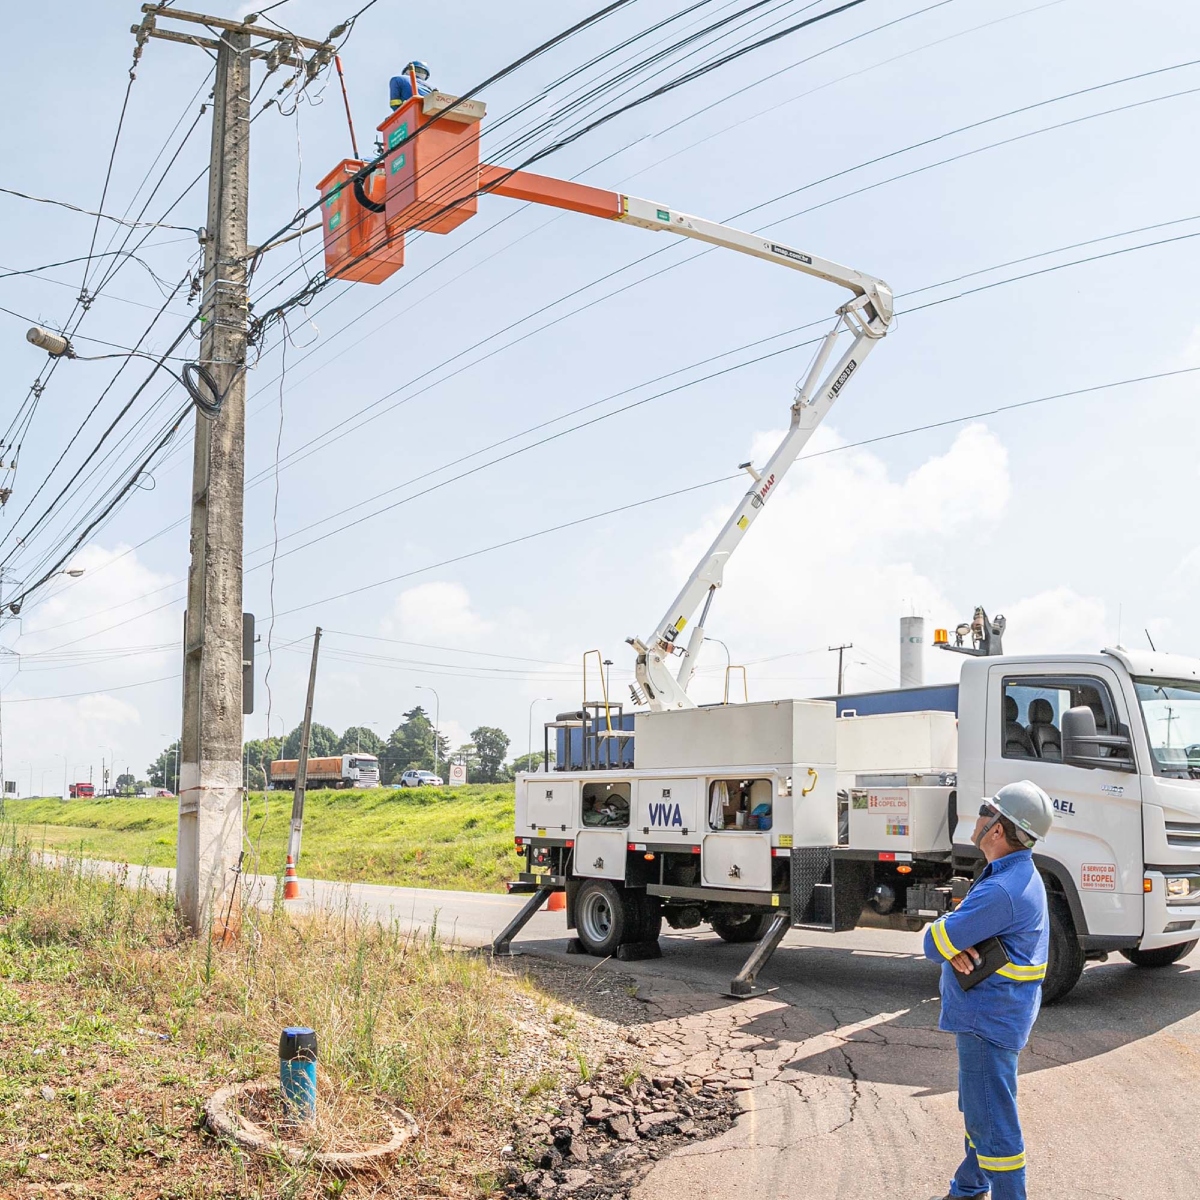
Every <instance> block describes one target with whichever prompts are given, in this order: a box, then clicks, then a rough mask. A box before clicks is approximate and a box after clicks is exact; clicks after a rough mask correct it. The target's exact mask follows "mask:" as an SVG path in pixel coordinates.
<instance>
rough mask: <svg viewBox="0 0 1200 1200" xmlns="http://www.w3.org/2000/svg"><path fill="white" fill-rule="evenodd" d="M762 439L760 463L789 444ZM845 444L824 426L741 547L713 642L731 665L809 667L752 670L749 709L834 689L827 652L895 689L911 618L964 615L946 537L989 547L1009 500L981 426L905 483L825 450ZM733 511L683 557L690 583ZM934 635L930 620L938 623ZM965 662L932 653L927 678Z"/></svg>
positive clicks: (851, 454) (852, 678)
mask: <svg viewBox="0 0 1200 1200" xmlns="http://www.w3.org/2000/svg"><path fill="white" fill-rule="evenodd" d="M778 437H779V435H778V434H766V435H763V436H762V437H760V438H759V439H758V445H757V447H756V449H757V450H758V458H757V461H760V462H761V461H762V460H763V459H764V458H765V456H766V453H769V451H770V449H772V448H773V447H774V445H775V444H776V443H777V441H778ZM842 444H843V442H842V440H841V439H840V438H839V437H838V436H837V434H836V433H834V432H833V431H831V430H829V429H827V428H825V429H821V430H819V431H818V432H817V434H816V435H815V436H814V438H813V440H812V442H811V443H810V445H809V449H808V454H809V455H810V456H814V457H810V458H809V460H808V461H806V462H805V461H802V462H800V463H798V464H797V465H796V467H795V468H794V469H793V471H792V474H791V475H790V476H788V477H787V478H786V479H785V481H784V483H783V484H782V485H781V487H780V490H779V492H778V493H777V495H776V496H774V497H773V498H772V500H771V502H770V503H769V504H768V505H767V507H766V509H764V511H763V513H762V515H761V516H760V518H759V520H758V521H757V522H756V524H755V527H754V529H753V530H752V531H751V533H750V534H749V536H748V537H747V539H746V541H745V542H744V543H743V545H742V546H741V548H740V549H739V550H738V552H737V554H736V555H735V557H734V559H733V560H732V565H731V567H730V569H729V572H728V573H727V575H726V578H725V582H724V586H723V587H722V589H721V592H720V594H719V595H718V597H717V599H716V601H715V603H714V607H713V613H712V616H711V617H710V619H709V623H708V631H709V632H710V633H711V634H712V635H713V636H714V637H720V638H723V639H724V640H725V641H727V642H729V644H730V648H731V651H732V655H733V659H734V661H735V662H737V661H747V660H753V659H760V658H772V657H773V656H777V655H780V654H783V653H786V652H790V651H793V650H812V651H814V653H808V654H805V655H803V656H797V657H792V658H786V659H777V660H776V661H772V662H767V663H762V664H759V665H758V666H756V667H752V668H751V671H750V694H751V698H752V699H755V698H757V699H763V698H765V697H766V696H772V695H788V694H791V695H804V694H814V693H819V692H823V691H831V690H832V689H833V687H834V684H835V682H836V656H835V655H832V654H829V653H828V652H827V651H825V650H824V647H825V646H827V645H832V644H836V643H839V642H843V641H849V642H853V643H854V645H855V650H854V651H851V652H850V653H849V662H850V663H851V667H850V669H849V671H848V673H847V679H848V683H847V687H848V688H849V689H857V690H862V689H868V688H877V687H887V686H896V685H897V682H898V674H899V661H898V659H899V655H898V650H897V644H898V637H899V630H898V621H899V617H900V615H901V613H902V612H909V611H915V612H917V613H925V614H927V615H930V616H936V617H939V618H940V617H945V616H946V615H947V614H951V613H956V612H957V610H956V609H955V608H953V606H952V604H951V602H950V600H949V599H948V598H947V596H946V594H945V592H944V590H943V585H942V584H941V582H940V581H938V580H936V579H935V578H934V577H932V569H933V567H934V566H935V564H936V562H937V560H938V559H939V558H940V556H941V555H942V553H943V551H944V550H945V547H946V543H947V539H948V538H949V537H950V536H951V535H953V536H955V537H957V538H958V539H960V540H961V538H962V537H963V536H964V535H965V534H966V533H967V531H969V532H970V536H972V537H974V538H979V537H984V536H986V534H987V532H988V531H989V529H990V528H991V527H992V526H993V524H994V523H995V522H996V521H997V520H998V519H999V517H1000V516H1001V515H1002V514H1003V511H1004V508H1005V505H1006V504H1007V502H1008V498H1009V493H1010V481H1009V474H1008V456H1007V452H1006V451H1005V448H1004V446H1003V445H1002V444H1001V443H1000V441H999V439H998V438H997V437H996V436H995V435H994V434H992V433H991V432H990V431H989V430H988V429H987V428H986V427H984V426H983V425H972V426H969V427H968V428H966V429H964V430H962V431H961V432H960V433H959V434H958V435H957V437H955V439H954V441H953V442H952V444H951V445H950V447H949V448H948V449H947V450H946V451H945V452H944V453H942V454H938V455H935V456H933V457H931V458H929V459H928V460H927V461H925V462H924V463H922V464H921V465H920V466H918V467H916V468H915V469H914V470H912V471H910V472H909V473H908V474H907V475H905V476H903V477H901V478H893V477H892V476H891V475H890V474H889V471H888V468H887V465H886V464H885V463H884V461H883V460H882V459H881V458H879V457H878V456H877V455H876V454H874V453H873V452H872V451H870V450H869V449H866V448H861V449H849V450H844V451H840V452H838V453H822V452H823V451H830V450H834V449H837V448H838V447H839V446H841V445H842ZM726 515H727V514H726V513H724V512H721V513H713V514H712V515H711V517H710V518H709V519H708V520H707V521H706V522H705V524H704V525H703V527H702V528H700V529H699V530H697V531H696V532H695V533H694V534H693V535H691V536H690V537H688V538H686V539H685V540H684V541H683V543H682V544H681V545H680V546H679V548H678V549H677V551H676V553H675V554H674V556H673V559H674V566H673V570H674V571H676V572H678V573H679V576H680V577H681V578H682V577H686V574H687V572H689V571H690V570H691V569H692V567H693V566H694V564H695V562H696V561H697V559H698V558H699V556H700V555H701V554H702V553H703V551H704V550H705V549H706V547H707V545H708V544H709V543H710V542H711V540H712V538H713V537H714V536H715V534H716V532H717V530H718V529H719V528H720V526H721V524H722V522H723V521H724V519H725V517H726ZM931 624H932V622H931ZM721 659H722V652H721V651H720V650H719V648H714V649H710V650H709V651H708V652H706V654H705V655H704V657H703V659H702V661H703V663H704V664H706V665H707V666H708V667H709V672H708V673H707V676H706V677H701V678H699V679H698V680H697V684H696V686H695V693H696V695H697V698H698V699H701V700H711V699H715V698H716V697H717V696H719V694H720V691H721V682H722V681H721V676H722V675H723V671H718V672H715V673H714V672H713V671H712V665H713V664H714V663H716V664H719V663H720V662H721ZM957 666H958V664H957V662H956V661H946V662H943V661H942V660H941V658H940V657H939V656H934V655H932V654H930V655H929V656H928V659H927V672H928V676H929V677H930V678H931V679H932V678H940V677H946V678H952V677H954V676H955V675H956V674H957Z"/></svg>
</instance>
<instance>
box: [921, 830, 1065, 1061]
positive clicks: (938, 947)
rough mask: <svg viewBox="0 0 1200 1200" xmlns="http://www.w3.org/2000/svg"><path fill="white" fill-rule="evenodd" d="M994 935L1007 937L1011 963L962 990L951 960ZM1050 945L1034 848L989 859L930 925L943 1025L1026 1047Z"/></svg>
mask: <svg viewBox="0 0 1200 1200" xmlns="http://www.w3.org/2000/svg"><path fill="white" fill-rule="evenodd" d="M990 937H999V938H1000V940H1001V941H1002V942H1003V943H1004V948H1005V950H1006V951H1007V952H1008V957H1009V959H1010V960H1011V963H1012V965H1011V966H1008V967H1001V968H1000V970H999V971H997V972H995V974H993V975H990V976H988V978H987V979H984V980H982V981H981V982H979V983H977V984H976V985H975V986H974V987H973V988H971V990H970V991H963V989H962V988H961V987H959V986H958V983H957V981H956V980H955V978H954V975H955V971H954V968H953V967H952V966H951V965H950V963H949V961H948V960H949V959H951V958H953V957H954V956H955V955H956V954H958V953H959V952H960V951H962V950H966V949H967V947H968V946H977V945H978V944H979V943H980V942H982V941H984V940H985V939H987V938H990ZM1049 948H1050V930H1049V918H1048V914H1047V912H1046V888H1045V885H1044V884H1043V883H1042V877H1041V876H1040V875H1039V874H1038V871H1037V867H1035V866H1034V864H1033V853H1032V852H1031V851H1029V850H1015V851H1013V852H1012V853H1011V854H1006V855H1004V857H1003V858H998V859H996V860H995V861H994V862H990V863H988V865H987V866H986V867H985V868H984V869H983V872H982V874H981V875H980V876H979V878H978V879H977V880H976V881H975V886H974V887H972V888H971V890H970V892H968V893H967V896H966V899H964V900H963V902H962V903H961V904H960V905H959V906H958V908H956V909H955V910H954V911H953V912H952V913H948V914H947V915H946V916H944V917H942V918H941V919H940V920H938V921H935V922H934V923H933V924H932V925H931V926H930V927H929V928H928V929H927V930H926V931H925V957H926V958H929V959H932V960H933V961H934V962H940V963H941V964H942V979H941V987H940V991H941V995H942V1013H941V1016H940V1017H939V1019H938V1028H939V1029H943V1030H945V1031H946V1032H947V1033H973V1034H976V1035H977V1036H978V1037H981V1038H986V1039H987V1040H988V1041H989V1042H994V1043H995V1044H996V1045H997V1046H1002V1047H1004V1049H1006V1050H1020V1049H1021V1048H1022V1047H1023V1046H1024V1045H1025V1043H1026V1042H1027V1041H1028V1040H1029V1031H1030V1030H1031V1029H1032V1028H1033V1023H1034V1021H1035V1020H1036V1019H1037V1015H1038V1010H1039V1009H1040V1008H1041V1006H1042V980H1043V979H1045V977H1046V960H1047V956H1048V953H1049Z"/></svg>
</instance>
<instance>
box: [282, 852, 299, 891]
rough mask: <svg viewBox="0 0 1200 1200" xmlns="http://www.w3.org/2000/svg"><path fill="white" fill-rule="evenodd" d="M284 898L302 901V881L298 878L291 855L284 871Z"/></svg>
mask: <svg viewBox="0 0 1200 1200" xmlns="http://www.w3.org/2000/svg"><path fill="white" fill-rule="evenodd" d="M283 898H284V899H285V900H299V899H300V880H299V879H298V878H297V876H296V864H295V862H294V861H293V859H292V856H291V855H290V854H289V855H288V856H287V866H286V867H284V869H283Z"/></svg>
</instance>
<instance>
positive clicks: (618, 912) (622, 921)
mask: <svg viewBox="0 0 1200 1200" xmlns="http://www.w3.org/2000/svg"><path fill="white" fill-rule="evenodd" d="M643 921H644V910H643V907H642V905H641V904H639V903H638V901H637V897H635V896H631V895H630V894H629V893H628V892H626V891H625V890H624V889H623V888H618V887H616V886H615V885H614V884H611V883H609V882H608V881H607V880H605V879H587V880H584V882H583V884H582V885H581V886H580V888H579V892H578V893H577V895H576V896H575V932H576V933H577V934H578V935H579V940H580V941H581V942H582V943H583V947H584V949H585V950H586V951H587V952H588V953H589V954H594V955H596V957H597V958H607V957H608V956H609V955H610V954H613V953H615V952H616V949H617V947H618V946H624V945H625V944H626V943H628V942H637V941H640V940H641V936H642V926H643Z"/></svg>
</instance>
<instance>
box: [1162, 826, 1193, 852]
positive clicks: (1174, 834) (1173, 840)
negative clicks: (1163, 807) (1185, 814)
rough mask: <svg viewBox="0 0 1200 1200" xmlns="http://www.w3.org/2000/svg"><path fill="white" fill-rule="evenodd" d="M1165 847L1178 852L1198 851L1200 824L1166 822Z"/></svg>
mask: <svg viewBox="0 0 1200 1200" xmlns="http://www.w3.org/2000/svg"><path fill="white" fill-rule="evenodd" d="M1166 824H1167V845H1168V846H1176V847H1178V848H1179V849H1180V850H1200V822H1196V821H1168V822H1167V823H1166Z"/></svg>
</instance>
